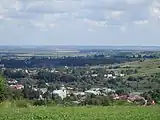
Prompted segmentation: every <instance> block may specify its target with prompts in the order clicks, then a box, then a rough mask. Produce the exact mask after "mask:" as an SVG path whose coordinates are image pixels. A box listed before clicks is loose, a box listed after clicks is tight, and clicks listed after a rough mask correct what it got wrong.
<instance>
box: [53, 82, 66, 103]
mask: <svg viewBox="0 0 160 120" xmlns="http://www.w3.org/2000/svg"><path fill="white" fill-rule="evenodd" d="M52 94H53V95H57V96H59V97H60V98H61V99H62V100H63V99H64V98H66V97H67V90H66V88H65V87H64V85H62V86H61V88H60V90H54V91H53V92H52Z"/></svg>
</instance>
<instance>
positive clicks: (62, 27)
mask: <svg viewBox="0 0 160 120" xmlns="http://www.w3.org/2000/svg"><path fill="white" fill-rule="evenodd" d="M0 44H1V45H49V44H52V45H160V0H0Z"/></svg>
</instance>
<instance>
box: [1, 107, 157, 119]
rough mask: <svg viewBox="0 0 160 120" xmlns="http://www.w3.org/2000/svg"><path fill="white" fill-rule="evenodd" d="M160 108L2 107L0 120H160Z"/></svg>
mask: <svg viewBox="0 0 160 120" xmlns="http://www.w3.org/2000/svg"><path fill="white" fill-rule="evenodd" d="M159 113H160V106H147V107H144V106H109V107H100V106H97V107H96V106H88V107H87V106H85V107H62V106H61V107H60V106H50V107H45V106H43V107H42V106H41V107H40V106H38V107H33V106H31V107H26V108H17V107H15V106H12V107H11V106H5V107H4V106H3V107H0V120H160V114H159Z"/></svg>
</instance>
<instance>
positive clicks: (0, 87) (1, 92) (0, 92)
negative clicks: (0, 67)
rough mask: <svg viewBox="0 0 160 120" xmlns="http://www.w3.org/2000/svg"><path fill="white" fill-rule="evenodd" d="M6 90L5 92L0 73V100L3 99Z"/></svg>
mask: <svg viewBox="0 0 160 120" xmlns="http://www.w3.org/2000/svg"><path fill="white" fill-rule="evenodd" d="M6 92H7V88H6V84H5V80H4V78H3V77H2V75H0V102H2V101H3V100H5V98H6Z"/></svg>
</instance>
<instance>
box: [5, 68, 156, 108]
mask: <svg viewBox="0 0 160 120" xmlns="http://www.w3.org/2000/svg"><path fill="white" fill-rule="evenodd" d="M60 70H61V71H60ZM60 70H56V69H55V68H54V69H43V72H44V71H45V73H44V74H43V75H42V76H45V77H46V78H48V76H47V75H48V74H49V73H50V74H54V75H57V74H59V75H68V74H69V75H72V74H73V73H74V72H76V71H81V72H83V71H85V72H83V74H79V76H78V77H77V78H81V77H82V78H86V79H88V78H90V79H95V80H98V78H99V77H100V78H101V79H104V80H105V81H106V82H108V81H114V80H115V79H117V78H118V79H120V78H121V79H122V78H123V77H124V76H125V75H126V74H124V72H117V71H113V69H111V70H110V71H106V70H108V69H107V67H102V66H101V67H99V68H98V67H97V66H96V67H89V68H88V67H84V68H70V67H67V66H65V67H64V68H63V69H62V68H61V69H60ZM75 70H76V71H75ZM102 70H103V72H102ZM2 71H3V73H4V74H7V75H8V78H7V82H8V86H9V88H10V89H11V90H17V91H21V92H22V91H23V92H24V91H25V90H26V89H27V91H28V93H27V94H28V95H27V96H28V99H37V100H46V99H57V98H58V99H60V100H62V101H63V100H65V99H70V101H71V102H72V103H74V104H82V103H84V102H85V101H86V100H87V99H88V98H94V97H96V96H104V97H109V98H110V99H112V100H117V101H118V100H119V101H120V100H122V101H126V102H128V103H136V104H140V105H147V104H155V102H154V101H153V100H152V101H149V102H150V103H148V101H147V100H146V99H145V98H144V97H142V94H143V92H135V91H130V92H126V91H123V90H120V89H114V88H113V87H109V86H107V87H105V85H103V86H99V87H94V85H92V86H90V87H88V88H85V89H82V88H78V87H75V86H74V85H75V84H74V85H73V86H72V85H70V84H72V83H73V82H75V80H74V79H73V78H74V77H73V76H69V78H67V77H62V76H61V78H63V80H61V81H48V80H47V82H46V81H43V82H42V81H40V80H39V78H36V77H35V76H40V73H41V72H42V69H2ZM73 71H74V72H73ZM100 71H101V72H100ZM104 71H105V72H104ZM77 74H78V72H77ZM74 75H75V74H74ZM45 77H44V79H45ZM29 79H32V80H29ZM53 79H55V78H54V77H53ZM56 79H59V78H58V77H57V78H56ZM68 79H70V80H73V81H70V84H68V82H69V80H68ZM66 80H68V81H67V83H66V82H65V81H66ZM27 81H32V82H31V83H30V84H28V83H27ZM56 82H57V83H58V84H57V83H56ZM55 84H57V86H55ZM76 84H78V82H77V83H76Z"/></svg>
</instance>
